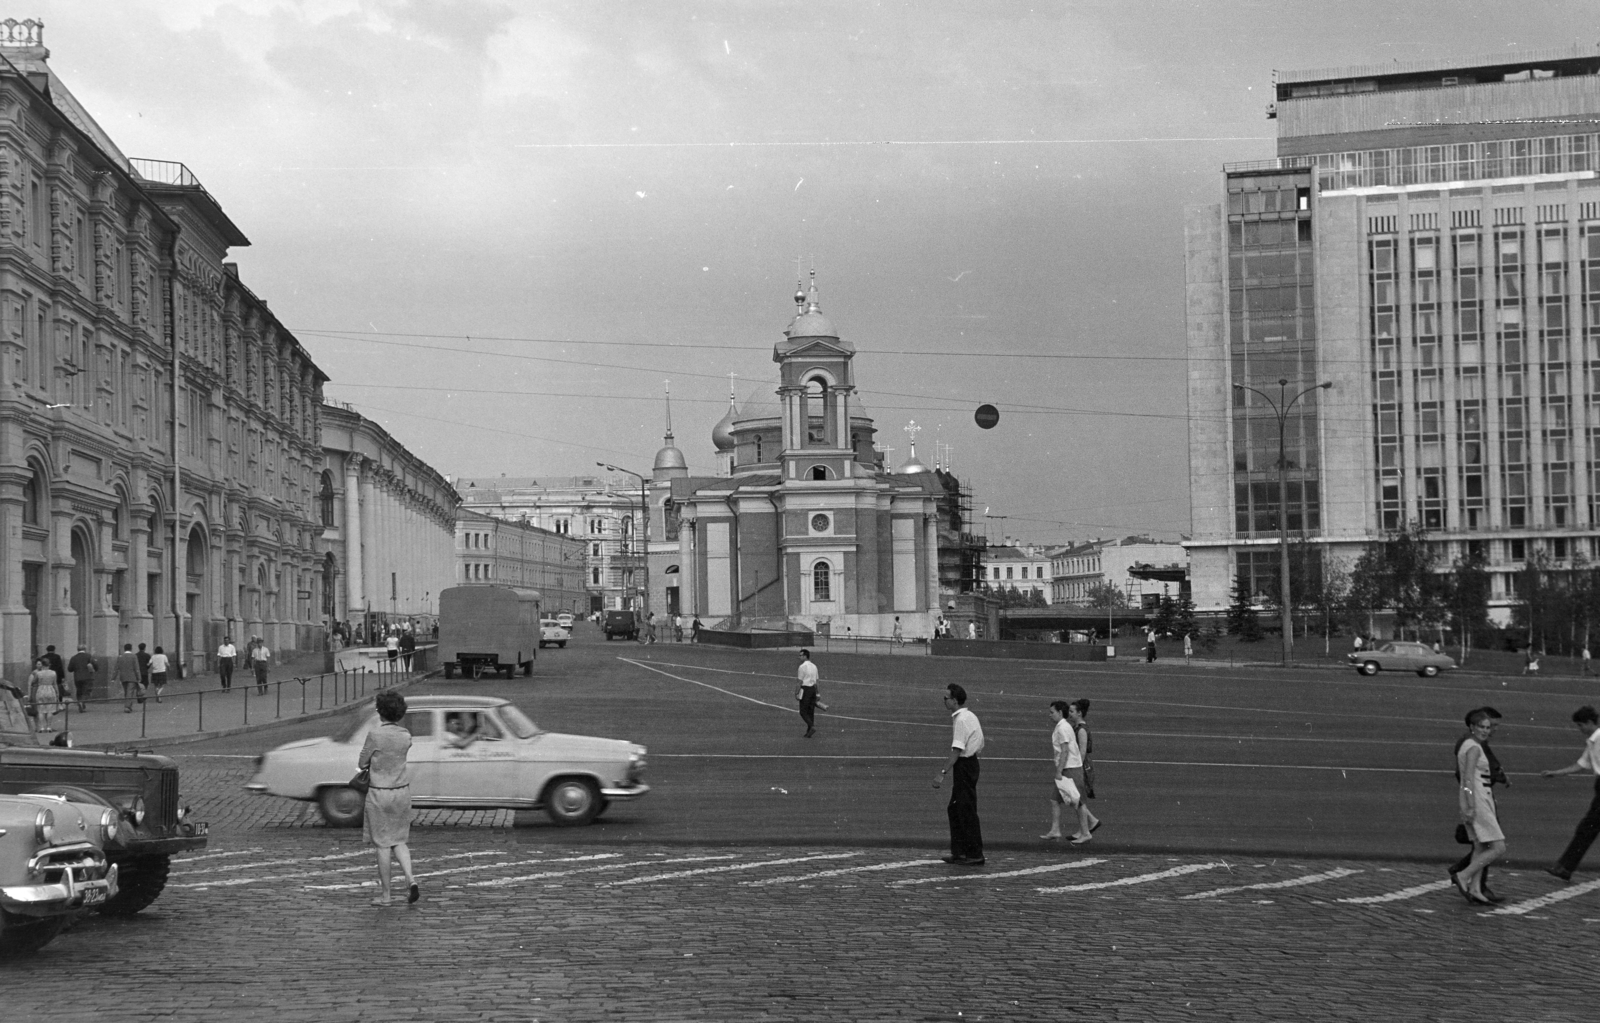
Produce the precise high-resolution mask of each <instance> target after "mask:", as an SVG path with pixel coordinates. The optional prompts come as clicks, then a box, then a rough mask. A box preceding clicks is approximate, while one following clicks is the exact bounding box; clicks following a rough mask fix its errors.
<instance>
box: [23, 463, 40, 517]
mask: <svg viewBox="0 0 1600 1023" xmlns="http://www.w3.org/2000/svg"><path fill="white" fill-rule="evenodd" d="M28 467H29V468H30V469H31V470H32V471H31V472H30V473H29V474H28V479H27V482H25V483H23V484H22V523H23V525H26V526H37V525H38V524H39V469H38V467H37V466H35V465H33V464H32V463H30V464H29V466H28Z"/></svg>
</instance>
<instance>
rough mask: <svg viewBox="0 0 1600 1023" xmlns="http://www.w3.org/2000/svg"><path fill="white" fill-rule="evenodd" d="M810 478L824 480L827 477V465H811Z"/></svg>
mask: <svg viewBox="0 0 1600 1023" xmlns="http://www.w3.org/2000/svg"><path fill="white" fill-rule="evenodd" d="M811 478H812V479H814V480H825V479H827V478H828V467H827V466H826V465H813V466H812V467H811Z"/></svg>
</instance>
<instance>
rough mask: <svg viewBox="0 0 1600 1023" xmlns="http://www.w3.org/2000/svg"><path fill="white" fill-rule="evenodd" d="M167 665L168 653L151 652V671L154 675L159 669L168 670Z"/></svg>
mask: <svg viewBox="0 0 1600 1023" xmlns="http://www.w3.org/2000/svg"><path fill="white" fill-rule="evenodd" d="M167 666H168V661H167V655H166V654H151V655H150V673H151V674H152V675H153V674H155V673H156V672H158V671H166V670H167Z"/></svg>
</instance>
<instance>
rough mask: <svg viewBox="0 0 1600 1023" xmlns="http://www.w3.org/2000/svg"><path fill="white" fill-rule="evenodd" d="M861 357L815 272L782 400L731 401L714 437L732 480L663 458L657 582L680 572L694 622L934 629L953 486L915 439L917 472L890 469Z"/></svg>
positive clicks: (682, 599)
mask: <svg viewBox="0 0 1600 1023" xmlns="http://www.w3.org/2000/svg"><path fill="white" fill-rule="evenodd" d="M855 355H856V349H855V346H854V345H853V344H852V343H850V342H849V341H846V340H844V339H843V338H842V337H840V335H839V332H838V331H837V330H835V329H834V326H833V324H832V323H831V322H830V321H829V320H828V318H827V317H825V316H824V315H823V314H822V305H821V301H820V299H819V297H818V292H817V281H816V271H814V270H813V271H812V273H811V280H810V284H809V288H805V287H802V288H800V289H799V290H797V292H796V294H795V315H794V319H793V320H792V321H790V323H789V326H788V327H787V328H786V329H785V330H784V331H783V338H782V340H780V341H778V342H777V343H776V344H775V345H774V346H773V349H772V360H773V362H775V363H777V364H778V387H777V391H776V393H775V394H773V393H771V392H768V393H764V394H757V395H753V396H751V398H750V399H749V400H748V401H746V402H745V403H744V404H743V405H739V404H737V402H736V401H735V400H734V398H733V396H732V395H730V400H729V408H728V413H727V415H726V416H724V417H723V419H722V421H721V422H719V423H718V424H717V425H716V427H715V428H714V429H713V430H712V437H711V440H712V444H713V446H714V447H715V448H716V452H717V459H718V467H719V475H717V476H715V477H692V476H689V475H688V474H687V472H686V471H683V470H679V469H678V468H677V459H673V458H671V457H670V456H669V457H666V458H665V459H663V457H662V455H658V457H657V463H658V465H657V470H658V471H657V472H656V474H655V484H654V488H653V489H654V490H655V491H656V495H657V496H655V497H654V498H653V499H652V502H651V503H652V505H659V507H660V508H661V520H660V521H661V522H662V523H663V527H662V531H661V532H660V533H655V532H654V531H653V537H654V536H659V537H660V538H661V540H662V541H664V542H665V546H666V550H665V551H662V548H661V547H657V546H654V545H653V546H652V555H651V568H652V575H655V574H657V573H658V572H660V573H661V574H662V575H663V577H664V578H670V577H671V576H676V577H677V578H676V580H675V585H676V587H677V588H678V594H677V595H676V596H677V601H676V602H677V605H678V607H679V609H680V610H681V611H682V613H683V614H684V615H685V616H688V615H698V616H699V617H700V619H701V621H702V622H703V623H704V624H705V625H706V626H707V627H717V628H725V629H762V628H786V627H793V626H797V625H798V626H802V627H804V628H807V629H812V630H818V631H824V632H829V633H831V634H833V635H836V636H842V635H845V634H846V632H847V631H848V632H849V633H850V634H852V635H856V636H863V637H872V636H888V635H890V634H891V632H892V631H893V627H894V620H895V618H896V617H898V618H900V620H901V626H902V630H903V632H904V634H905V635H906V636H907V637H918V636H925V635H927V634H929V632H930V631H931V628H932V623H933V620H934V618H935V617H937V614H938V608H939V550H938V547H939V523H938V515H939V498H940V496H941V494H942V492H943V489H944V484H943V483H942V482H941V481H940V480H939V479H938V478H937V474H935V473H934V472H933V471H931V470H930V469H929V468H928V467H927V466H925V465H923V464H922V463H921V462H919V461H917V460H916V457H915V439H914V437H913V450H912V456H911V458H910V459H908V461H907V462H906V463H905V464H903V465H902V466H900V467H899V468H896V469H890V468H889V467H887V466H886V465H885V464H884V457H883V454H882V453H881V452H880V451H879V450H878V449H877V448H876V446H875V444H874V440H875V437H876V433H877V428H876V426H875V425H874V423H873V420H872V419H871V417H870V416H868V414H867V411H866V409H865V408H864V407H863V406H862V403H861V400H860V398H859V397H858V396H857V392H856V377H855V364H854V363H855ZM668 446H669V447H670V446H671V442H670V440H669V445H668ZM666 452H667V449H666V448H663V455H665V454H666ZM672 453H673V454H677V451H676V448H673V451H672ZM663 462H665V463H669V464H670V466H671V467H670V468H669V467H668V464H663ZM655 514H656V512H655V510H654V509H652V515H653V516H654V515H655ZM673 540H676V550H672V549H671V546H672V545H671V541H673ZM658 551H662V553H657V552H658ZM669 558H670V559H674V563H673V564H671V565H668V564H666V563H665V562H666V560H667V559H669ZM658 566H659V568H658ZM674 570H675V571H674Z"/></svg>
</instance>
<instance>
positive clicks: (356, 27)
mask: <svg viewBox="0 0 1600 1023" xmlns="http://www.w3.org/2000/svg"><path fill="white" fill-rule="evenodd" d="M1594 10H1595V8H1594V6H1593V4H1592V3H1588V2H1578V0H1541V2H1539V3H1537V4H1516V3H1510V2H1495V3H1490V2H1474V0H1443V2H1418V0H1410V2H1406V3H1394V2H1392V0H1383V2H1376V0H1370V2H1369V0H1342V2H1339V3H1332V4H1330V3H1325V2H1322V3H1302V2H1289V0H1280V2H1270V3H1221V2H1206V3H1192V2H1175V0H1164V2H1162V0H1147V2H1140V0H1111V2H1105V3H1099V2H1071V3H1035V4H1032V5H1031V6H1030V5H1026V4H1023V3H1015V2H1010V0H1005V2H1001V0H994V2H989V3H941V2H930V0H916V2H914V3H867V2H841V0H810V2H804V3H785V2H759V0H747V2H728V3H714V2H702V3H675V2H652V3H618V2H605V0H589V2H574V3H554V2H549V3H545V2H538V3H536V2H516V0H512V2H493V0H481V2H480V0H460V2H443V0H441V2H428V0H417V2H411V3H400V2H381V0H306V2H291V0H236V2H231V3H219V2H211V0H114V2H112V0H107V2H87V0H33V3H32V6H31V7H29V6H27V5H26V4H24V6H22V7H19V8H13V9H12V10H11V11H9V12H7V13H8V15H9V16H11V17H17V18H23V17H38V18H42V19H43V20H44V22H45V26H46V27H45V43H46V45H47V46H48V47H49V49H50V50H51V58H50V64H51V66H52V67H53V68H54V69H55V71H56V73H57V74H58V75H60V76H61V77H62V79H63V80H64V81H65V82H66V83H67V85H68V87H69V88H70V89H71V90H72V91H73V93H74V94H75V95H76V96H77V97H78V98H79V99H80V100H81V101H83V103H84V104H85V105H86V106H87V107H88V109H89V110H90V112H91V113H92V114H93V115H94V116H95V118H96V119H97V120H98V121H99V122H100V123H101V125H102V126H103V127H105V128H106V130H107V131H108V132H109V133H110V134H111V136H112V138H114V139H115V140H116V141H117V143H118V144H119V145H120V146H121V147H122V149H123V151H124V152H126V153H127V154H128V155H129V156H135V157H151V158H158V159H167V160H178V161H182V162H183V163H185V164H187V165H188V166H189V168H190V169H191V170H193V171H194V172H195V173H196V174H197V175H198V176H199V178H200V180H201V181H202V182H203V183H204V184H205V186H206V188H207V189H208V190H209V191H210V192H211V193H212V194H213V195H214V196H216V197H217V199H218V200H219V201H220V202H221V203H222V205H223V208H224V209H225V210H226V211H227V212H228V214H229V215H230V216H231V217H232V218H233V220H234V221H235V222H236V223H237V224H238V225H239V226H240V228H241V229H242V230H243V231H244V233H245V234H246V235H248V236H249V237H250V239H251V241H252V243H253V244H252V246H251V247H249V248H244V249H238V250H235V252H234V258H236V259H237V260H238V262H239V263H240V265H241V270H242V273H243V277H244V280H245V282H246V284H248V285H249V286H250V287H251V288H252V289H253V290H254V291H255V292H256V293H257V294H258V295H261V296H262V297H264V298H265V299H266V300H267V301H268V302H270V304H271V306H272V308H273V310H274V311H275V312H276V313H277V315H278V316H279V318H280V319H281V320H282V321H283V322H284V324H285V325H286V326H288V327H289V328H290V329H291V330H293V331H294V332H295V333H296V334H297V335H298V336H299V338H300V340H301V341H302V342H303V343H304V344H305V346H306V347H307V348H308V349H309V350H310V351H311V353H312V355H313V357H314V358H315V359H316V361H317V363H318V365H320V366H321V367H322V369H323V370H324V371H325V372H326V373H327V374H328V375H329V376H330V377H332V378H333V382H332V383H331V384H330V385H329V387H328V391H327V393H328V396H329V398H330V399H332V400H338V401H345V402H349V403H351V404H353V405H354V406H355V407H356V408H357V409H358V410H359V411H361V412H362V413H363V414H365V415H367V416H368V417H370V418H372V419H374V420H376V421H378V422H380V423H382V424H383V425H384V426H385V427H386V428H387V429H388V430H389V431H390V432H391V433H392V434H393V435H394V436H395V437H396V438H397V439H398V440H400V441H401V442H402V443H403V444H405V445H406V446H407V447H409V448H410V449H411V450H412V451H413V452H415V453H416V454H417V455H419V456H420V457H422V458H424V459H425V460H427V461H428V462H429V463H430V464H432V465H433V466H434V467H435V468H437V469H439V470H440V471H441V472H444V473H446V474H449V475H452V476H489V475H498V474H501V473H505V474H508V475H513V476H561V475H571V474H576V473H582V472H589V471H592V470H593V466H594V462H595V461H596V460H604V461H609V462H615V463H617V464H619V465H624V466H627V467H629V468H633V469H636V470H638V471H642V472H648V470H649V467H650V464H651V460H652V458H653V456H654V453H655V451H656V450H657V448H659V447H660V445H661V434H662V430H663V404H662V390H663V383H664V382H665V381H667V380H670V381H671V385H672V399H673V405H672V411H673V427H674V429H675V432H676V434H677V440H678V445H679V447H681V448H682V449H683V451H684V453H685V455H686V456H687V457H688V460H689V464H690V466H691V468H692V469H693V470H694V471H696V472H703V473H706V474H710V473H711V472H712V471H713V468H714V465H715V459H714V455H713V449H712V447H711V443H710V439H709V436H710V430H711V427H712V426H713V425H714V424H715V423H716V422H717V420H718V419H720V418H721V417H722V414H723V412H724V411H725V410H726V407H727V394H728V387H729V381H728V378H727V374H728V373H729V372H733V373H736V374H737V378H736V384H735V387H736V390H737V392H738V395H739V400H740V401H741V402H743V401H744V400H745V399H746V398H748V397H749V396H750V395H751V394H752V393H754V392H757V391H761V392H764V393H770V392H771V389H772V387H773V385H774V382H775V380H776V375H775V373H774V370H775V366H774V365H773V363H772V361H771V353H772V345H773V343H774V342H776V341H778V340H779V339H780V338H781V334H780V331H782V329H783V328H784V327H785V326H786V325H787V324H788V322H789V319H790V318H791V317H792V315H793V311H794V307H793V304H792V298H791V296H792V294H793V292H794V285H795V269H796V260H797V259H799V260H800V261H801V266H802V268H804V269H807V270H809V268H810V267H811V266H813V265H814V266H815V267H816V271H817V281H818V285H819V288H820V292H821V298H822V308H823V311H824V312H825V313H826V314H827V316H828V317H829V318H830V319H831V320H832V321H833V323H834V326H835V327H836V328H838V330H839V332H840V333H841V335H842V336H844V337H845V338H846V339H848V340H849V341H851V342H853V343H854V344H855V346H856V348H857V350H858V351H859V353H860V354H859V355H858V357H857V359H856V367H857V381H858V384H859V386H860V388H861V393H862V399H863V401H864V404H865V406H866V408H867V410H868V411H869V412H870V413H871V414H872V415H873V416H874V417H875V418H876V420H877V426H878V429H879V431H880V433H879V437H880V441H881V442H882V443H885V444H887V445H889V446H890V447H892V448H894V449H895V450H894V452H893V453H892V454H891V456H890V459H891V461H892V462H894V463H896V464H898V463H899V462H900V461H902V460H903V459H904V458H905V455H906V449H907V444H906V435H905V433H904V432H903V428H904V426H905V425H906V423H907V422H908V421H910V420H913V419H914V420H916V422H917V423H918V424H919V425H921V426H923V427H924V428H925V429H924V431H923V432H922V433H921V435H920V437H919V439H918V455H919V456H920V457H922V459H923V460H924V461H928V462H931V461H932V460H933V441H934V440H935V438H937V439H938V440H939V441H940V442H941V443H944V444H948V445H950V448H951V451H952V459H951V460H952V463H953V467H954V470H955V471H956V472H957V474H958V475H960V476H962V477H963V478H965V479H966V480H968V481H969V482H970V483H971V485H972V487H973V490H974V494H975V501H976V504H977V506H978V507H977V509H976V510H978V511H981V510H982V509H983V508H984V507H987V508H988V510H989V512H990V514H991V515H993V516H996V517H997V518H995V519H992V520H991V521H990V522H989V533H990V536H991V537H999V536H1001V535H1010V536H1015V537H1020V538H1021V539H1023V540H1030V541H1037V542H1049V543H1055V542H1063V541H1066V540H1068V539H1082V538H1086V537H1093V536H1113V535H1121V534H1125V533H1130V532H1134V531H1153V532H1157V533H1161V534H1164V535H1169V536H1175V535H1177V534H1178V533H1179V532H1183V531H1186V530H1187V529H1188V527H1189V502H1188V461H1187V426H1186V422H1185V418H1184V410H1185V402H1186V396H1185V391H1184V364H1183V354H1184V343H1183V339H1184V323H1183V239H1182V216H1183V208H1184V207H1185V206H1186V205H1191V204H1195V203H1200V202H1213V201H1216V198H1217V196H1218V195H1219V194H1220V191H1221V176H1220V170H1221V165H1222V164H1223V163H1224V162H1229V161H1235V160H1252V159H1261V158H1265V157H1268V156H1271V155H1272V154H1273V144H1272V128H1273V122H1270V121H1268V120H1266V118H1265V107H1266V104H1267V102H1268V101H1269V99H1270V98H1271V81H1272V70H1273V69H1274V68H1286V69H1287V68H1312V67H1328V66H1342V65H1347V64H1358V63H1377V62H1382V61H1387V60H1390V59H1394V58H1401V59H1407V58H1418V57H1434V56H1442V57H1449V56H1477V55H1481V54H1486V53H1498V52H1504V51H1505V50H1507V49H1508V48H1513V47H1522V48H1546V47H1552V46H1566V45H1570V44H1572V43H1574V42H1576V41H1579V40H1578V37H1577V35H1576V34H1575V33H1579V32H1582V33H1586V35H1585V36H1584V38H1583V39H1582V41H1583V42H1584V43H1585V44H1586V45H1587V44H1592V43H1593V42H1594V41H1595V37H1596V35H1597V30H1596V28H1595V24H1594V17H1593V15H1594ZM980 402H993V403H994V404H996V405H997V406H999V408H1000V410H1001V421H1000V425H999V426H998V427H997V428H996V429H994V430H990V431H983V430H979V429H978V428H977V427H976V426H975V425H974V424H973V421H972V412H973V409H974V408H975V407H976V406H977V405H978V404H979V403H980ZM999 516H1005V518H998V517H999Z"/></svg>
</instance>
